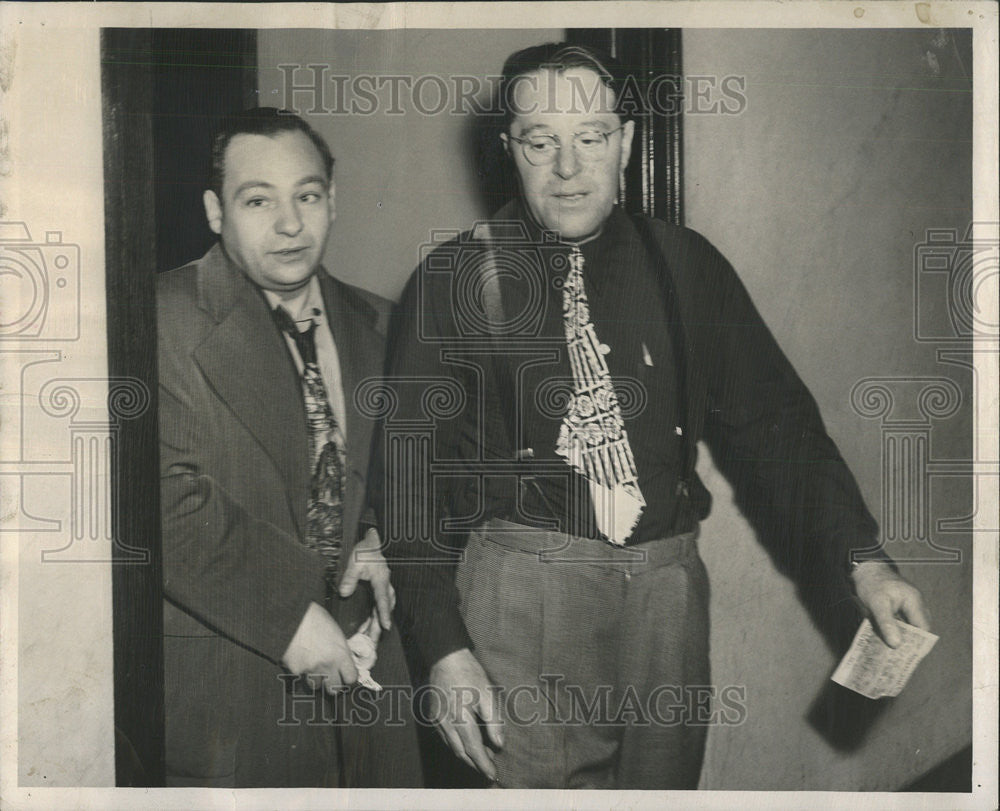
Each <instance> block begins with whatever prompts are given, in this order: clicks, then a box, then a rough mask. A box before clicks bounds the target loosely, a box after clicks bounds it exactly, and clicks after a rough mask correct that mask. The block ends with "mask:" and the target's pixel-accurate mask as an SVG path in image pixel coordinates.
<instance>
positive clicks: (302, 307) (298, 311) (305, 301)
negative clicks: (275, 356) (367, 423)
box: [264, 276, 347, 453]
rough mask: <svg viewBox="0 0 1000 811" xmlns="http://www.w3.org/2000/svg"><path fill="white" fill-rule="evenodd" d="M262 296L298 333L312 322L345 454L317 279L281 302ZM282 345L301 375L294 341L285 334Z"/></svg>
mask: <svg viewBox="0 0 1000 811" xmlns="http://www.w3.org/2000/svg"><path fill="white" fill-rule="evenodd" d="M264 296H265V297H266V298H267V301H268V303H269V304H270V305H271V309H274V308H275V307H277V306H278V305H279V304H280V305H281V306H282V307H284V308H285V310H286V312H287V313H288V314H289V315H290V316H291V317H292V320H293V321H295V323H296V325H297V326H298V328H299V329H300V330H303V331H304V330H306V329H308V328H309V322H310V321H315V322H316V333H315V339H316V360H317V362H318V364H319V372H320V375H321V376H322V377H323V384H324V385H325V386H326V393H327V397H329V398H330V407H331V408H332V409H333V416H334V419H336V420H337V427H338V429H339V431H338V434H337V447H338V448H339V449H340V451H341V453H346V451H347V409H346V407H345V404H344V385H343V381H342V378H341V375H340V358H339V356H338V355H337V345H336V344H335V343H334V342H333V334H332V333H331V332H330V326H329V324H328V322H327V319H326V308H325V307H324V305H323V294H322V292H321V291H320V286H319V279H317V278H316V276H313V277H312V278H311V279H309V283H308V284H306V285H305V286H304V287H303V288H302V289H301V290H299V291H297V292H296V294H295V295H294V296H292V297H291V298H288V299H283V298H281V296H279V295H278V294H277V293H275V292H273V291H271V290H265V291H264ZM285 343H287V344H288V349H289V351H290V352H291V353H292V358H294V359H295V366H296V368H297V369H298V370H299V374H300V375H301V374H302V369H303V363H302V358H300V357H299V351H298V348H297V347H296V346H295V339H293V338H292V337H291V336H290V335H287V334H286V335H285Z"/></svg>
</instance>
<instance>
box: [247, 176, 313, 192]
mask: <svg viewBox="0 0 1000 811" xmlns="http://www.w3.org/2000/svg"><path fill="white" fill-rule="evenodd" d="M327 182H328V181H327V180H326V178H324V177H321V176H320V175H309V176H308V177H304V178H302V179H301V180H299V181H298V182H297V183H296V184H295V185H296V187H302V186H308V185H309V184H310V183H319V184H320V185H322V186H325V185H326V184H327ZM273 188H275V186H274V184H273V183H268V182H267V181H266V180H248V181H247V182H246V183H241V184H240V185H239V186H237V187H236V191H234V192H233V197H239V196H240V195H241V194H243V192H245V191H248V190H250V189H273Z"/></svg>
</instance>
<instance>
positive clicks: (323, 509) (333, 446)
mask: <svg viewBox="0 0 1000 811" xmlns="http://www.w3.org/2000/svg"><path fill="white" fill-rule="evenodd" d="M274 318H275V320H276V321H277V322H278V326H279V327H280V328H281V330H282V331H283V332H284V333H286V334H287V335H289V336H291V338H292V339H293V340H294V341H295V346H296V348H297V349H298V351H299V358H300V359H301V360H302V396H303V399H304V401H305V406H306V423H307V425H308V427H309V458H310V459H311V460H312V480H311V486H310V492H309V504H308V508H307V512H306V515H307V519H308V522H307V527H306V537H305V540H304V543H305V545H306V546H307V547H309V548H310V549H314V550H316V551H317V552H319V553H320V554H321V555H322V556H323V557H324V558H325V560H326V587H327V601H328V602H329V601H330V600H331V599H332V598H333V595H334V593H335V589H336V581H337V563H338V560H339V559H340V545H341V540H342V538H343V517H344V497H343V496H344V460H343V458H342V456H341V451H340V449H339V448H338V446H337V437H338V436H339V433H340V432H339V429H338V426H337V420H336V418H335V417H334V416H333V409H332V408H331V407H330V398H329V397H327V393H326V385H325V384H324V383H323V376H322V375H321V374H320V371H319V363H318V362H317V358H316V337H315V334H316V322H315V321H311V322H310V324H309V328H308V329H307V330H305V331H304V332H302V331H300V330H299V329H298V327H297V326H296V324H295V322H294V321H293V320H292V317H291V316H290V315H289V314H288V313H287V312H286V311H285V309H284V308H283V307H280V306H279V307H276V308H275V310H274Z"/></svg>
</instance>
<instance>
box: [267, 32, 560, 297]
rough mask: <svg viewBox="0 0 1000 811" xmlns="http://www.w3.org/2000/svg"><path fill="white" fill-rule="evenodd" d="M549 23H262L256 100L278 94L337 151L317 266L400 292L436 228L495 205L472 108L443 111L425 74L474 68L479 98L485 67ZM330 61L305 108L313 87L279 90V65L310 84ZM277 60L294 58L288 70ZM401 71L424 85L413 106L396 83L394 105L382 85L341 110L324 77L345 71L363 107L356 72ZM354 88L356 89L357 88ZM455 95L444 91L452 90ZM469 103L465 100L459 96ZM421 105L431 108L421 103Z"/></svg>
mask: <svg viewBox="0 0 1000 811" xmlns="http://www.w3.org/2000/svg"><path fill="white" fill-rule="evenodd" d="M562 37H563V32H562V31H559V30H549V29H534V30H531V31H519V30H493V31H488V32H482V31H461V30H457V31H452V30H433V31H420V30H407V31H403V30H395V31H336V30H335V31H287V30H285V31H276V30H261V31H260V33H259V40H258V49H259V55H260V62H259V67H260V80H259V81H260V83H259V90H260V103H261V105H269V106H278V107H280V106H285V107H287V108H288V109H294V110H296V111H297V112H301V113H303V114H305V117H306V118H307V119H308V120H309V122H310V123H311V124H312V125H313V126H314V127H315V128H316V129H317V130H318V131H319V132H321V133H322V134H323V135H324V136H325V137H326V138H327V140H328V141H329V143H330V147H331V150H332V152H333V155H334V158H335V160H336V165H335V167H334V175H335V179H336V206H337V220H336V222H335V223H334V226H333V231H332V234H331V237H330V242H329V244H328V246H327V250H326V259H325V264H326V267H327V268H328V269H329V270H330V271H331V272H332V273H334V275H336V276H338V277H340V278H341V279H344V280H345V281H348V282H352V283H354V284H357V285H359V286H361V287H364V288H367V289H369V290H372V291H374V292H376V293H381V294H382V295H384V296H387V297H388V298H398V296H399V293H400V291H401V290H402V288H403V285H404V283H405V282H406V279H407V278H408V277H409V275H410V273H412V271H413V269H414V268H415V267H416V266H417V264H418V262H419V261H420V246H421V245H426V244H427V243H428V242H429V240H430V239H431V234H432V231H434V230H438V229H451V230H454V231H459V230H464V229H466V228H468V227H470V225H471V224H472V223H473V222H474V221H475V220H476V219H477V218H483V217H487V216H489V215H490V214H492V213H493V211H492V208H493V207H492V206H491V205H490V204H489V202H488V201H487V200H485V199H484V198H483V195H482V191H481V190H482V184H481V183H480V182H479V178H478V161H477V157H476V151H475V145H476V143H477V136H476V131H475V128H474V124H473V120H472V117H471V116H470V115H468V114H466V113H463V112H461V109H462V105H459V112H458V113H456V112H453V110H454V104H449V105H448V106H447V109H446V110H445V111H444V112H441V113H434V111H435V110H436V108H437V107H439V106H440V105H439V103H438V98H439V96H438V95H437V91H436V89H435V88H436V87H438V85H437V84H436V82H435V81H434V80H433V79H429V78H423V79H422V77H433V76H439V77H442V78H443V79H444V81H445V82H446V83H447V84H448V85H449V86H454V84H453V82H454V81H455V80H454V79H453V77H458V76H469V77H474V78H478V79H483V80H484V81H483V87H482V91H481V92H480V93H478V94H477V95H476V98H477V100H478V101H479V102H481V103H483V104H485V103H486V102H487V101H488V96H489V90H490V85H489V84H488V83H487V82H486V81H485V76H486V75H494V76H495V75H498V74H499V73H500V69H501V67H502V66H503V61H504V59H506V57H507V56H508V55H509V54H511V53H513V52H514V51H515V50H518V49H519V48H525V47H528V46H529V45H536V44H539V43H542V42H550V41H554V40H559V39H562ZM312 64H328V65H329V66H330V67H329V70H328V71H327V72H326V74H325V78H326V80H327V83H326V89H325V91H324V95H323V98H322V99H321V100H320V104H319V108H320V109H322V110H326V111H330V112H325V113H323V112H320V113H315V114H311V115H310V114H309V112H310V111H311V110H312V109H314V106H313V104H314V102H315V100H317V99H318V96H316V95H315V94H313V93H311V92H302V91H298V92H294V93H289V92H288V91H287V87H286V83H287V78H286V76H288V75H291V77H292V79H293V80H294V82H295V84H297V85H306V84H311V83H312V80H313V76H314V75H315V74H314V72H313V71H312V70H311V69H308V67H306V66H308V65H312ZM278 65H301V66H304V68H305V69H302V70H298V71H295V72H294V73H291V74H288V73H286V72H284V71H282V70H280V69H279V68H278ZM366 75H374V76H391V75H396V76H408V77H411V78H412V80H413V81H414V82H416V83H417V86H418V87H422V88H423V90H422V94H423V95H422V97H421V98H422V100H418V102H417V105H418V108H417V109H415V107H414V105H413V104H412V103H410V101H409V99H410V93H409V92H407V91H406V90H405V89H402V90H401V91H400V96H399V98H400V104H399V107H398V109H401V110H403V111H404V113H403V114H397V113H392V112H390V110H392V109H393V104H392V98H391V95H390V93H391V87H390V86H389V85H385V86H383V87H382V89H381V90H380V91H378V96H379V99H380V101H381V103H380V105H379V107H378V109H377V111H376V112H374V113H373V114H370V115H361V114H353V115H351V114H343V113H340V112H338V111H339V110H340V109H342V108H343V109H349V106H348V102H347V100H346V99H345V97H342V96H338V95H337V91H336V84H337V82H336V81H334V80H333V79H332V77H335V76H337V77H340V76H350V77H354V78H353V79H352V83H353V82H357V84H356V85H354V84H351V83H349V92H348V97H349V98H350V99H353V100H355V101H356V102H357V105H358V107H359V108H361V109H365V108H366V107H367V102H366V101H365V99H364V97H363V96H364V94H365V92H366V91H367V90H368V87H367V86H366V84H365V83H364V82H363V81H361V80H358V79H357V77H359V76H366ZM356 91H357V92H356ZM454 100H455V96H452V101H453V102H454ZM469 106H473V105H471V104H470V105H469ZM420 110H424V111H427V112H430V113H433V114H425V113H422V112H420Z"/></svg>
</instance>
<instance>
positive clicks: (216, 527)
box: [159, 302, 325, 662]
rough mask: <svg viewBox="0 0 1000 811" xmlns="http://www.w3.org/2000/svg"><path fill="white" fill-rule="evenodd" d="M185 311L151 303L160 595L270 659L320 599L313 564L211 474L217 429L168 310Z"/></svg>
mask: <svg viewBox="0 0 1000 811" xmlns="http://www.w3.org/2000/svg"><path fill="white" fill-rule="evenodd" d="M191 306H192V307H193V302H192V303H191ZM191 315H192V313H190V312H187V313H185V312H180V313H175V312H173V311H172V310H171V308H167V309H166V310H164V309H163V308H162V307H161V309H160V319H159V320H160V337H159V378H160V386H159V425H160V475H161V479H160V482H161V484H160V500H161V501H160V505H161V517H162V531H163V571H164V595H165V597H166V598H167V599H168V600H170V601H171V602H173V603H174V604H175V605H177V606H179V607H180V608H181V609H183V610H184V611H185V612H186V613H188V614H190V615H191V616H193V617H194V618H195V619H197V620H199V621H200V622H201V623H203V624H204V625H207V626H209V627H210V628H212V629H213V630H215V631H216V632H218V633H221V634H223V635H225V636H227V637H230V638H231V639H234V640H235V641H237V642H239V643H240V644H242V645H245V646H246V647H248V648H251V649H253V650H254V651H257V652H258V653H260V654H262V655H264V656H266V657H267V658H269V659H271V660H273V661H275V662H280V660H281V657H282V655H283V654H284V651H285V649H286V648H287V646H288V643H289V642H290V641H291V639H292V636H293V635H294V634H295V631H296V629H297V628H298V625H299V622H300V621H301V619H302V617H303V615H304V614H305V611H306V608H307V607H308V606H309V603H310V602H313V601H315V602H318V603H319V604H322V603H323V598H324V594H325V585H324V577H323V563H322V560H321V559H320V558H319V557H318V556H316V555H314V554H313V553H311V552H309V551H308V550H307V549H306V548H305V547H303V546H302V544H301V543H299V541H298V539H297V538H296V537H294V536H293V535H291V534H289V533H287V532H285V531H283V530H282V529H280V528H279V527H277V526H275V525H273V524H271V523H269V522H267V521H264V520H261V519H260V518H258V517H255V516H254V515H253V514H252V511H251V510H249V509H247V506H246V505H244V504H241V503H240V502H239V501H238V500H237V499H236V498H234V497H233V495H232V494H231V493H228V492H226V490H225V488H223V487H222V486H221V485H220V483H219V481H218V480H217V478H216V477H214V476H213V474H212V470H211V462H210V461H209V456H208V454H207V452H206V449H207V448H208V447H209V446H210V445H211V443H213V442H217V441H219V437H218V435H217V431H216V429H215V426H213V425H212V424H210V422H209V417H208V416H207V414H208V411H209V409H208V408H206V405H205V400H204V398H205V397H209V396H211V394H210V393H209V392H210V390H209V389H208V387H207V385H205V383H204V381H203V380H202V378H201V376H200V372H199V370H198V368H197V366H196V365H195V364H194V362H193V361H192V360H191V357H190V354H189V353H187V352H186V351H185V350H184V349H183V348H182V347H183V346H184V345H185V344H184V340H185V339H184V338H181V337H178V330H180V329H181V327H179V326H177V325H178V323H179V321H178V319H179V320H180V323H182V322H183V321H184V320H190V317H191Z"/></svg>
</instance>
